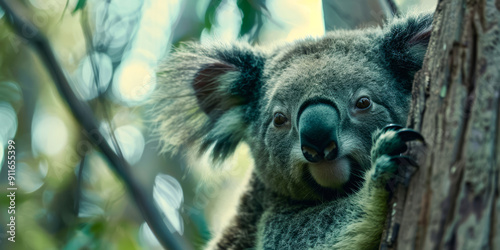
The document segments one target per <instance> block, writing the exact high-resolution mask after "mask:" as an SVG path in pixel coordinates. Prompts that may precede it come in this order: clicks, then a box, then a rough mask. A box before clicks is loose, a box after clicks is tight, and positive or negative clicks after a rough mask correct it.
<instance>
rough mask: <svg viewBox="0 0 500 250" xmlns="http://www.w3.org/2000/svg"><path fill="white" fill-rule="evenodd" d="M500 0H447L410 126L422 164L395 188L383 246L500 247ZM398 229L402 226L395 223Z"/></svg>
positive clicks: (440, 8) (415, 90)
mask: <svg viewBox="0 0 500 250" xmlns="http://www.w3.org/2000/svg"><path fill="white" fill-rule="evenodd" d="M499 10H500V1H493V0H475V1H474V0H469V1H466V0H442V1H440V3H439V5H438V7H437V11H436V14H435V17H434V23H433V27H434V28H433V32H432V37H431V42H430V44H429V49H428V51H427V56H426V59H425V61H424V66H423V68H422V70H421V71H420V72H419V73H417V75H416V77H415V82H414V88H413V102H412V109H411V112H410V115H409V118H408V126H409V127H413V128H415V129H416V130H418V131H421V133H422V135H423V136H424V138H426V147H425V149H423V148H422V147H418V146H416V145H410V154H412V155H413V156H415V157H416V159H417V160H418V162H419V165H420V168H419V170H418V171H416V172H415V174H414V175H413V177H412V178H411V181H410V182H409V185H408V186H407V188H406V187H404V185H400V186H399V187H398V188H397V190H396V191H395V194H394V197H393V199H392V203H390V206H391V209H392V210H393V211H391V213H390V214H389V216H388V227H387V230H386V234H385V235H384V237H383V239H382V247H383V248H385V247H388V248H390V249H500V199H499V185H500V183H499V170H500V119H499V118H500V12H499ZM398 229H399V230H398Z"/></svg>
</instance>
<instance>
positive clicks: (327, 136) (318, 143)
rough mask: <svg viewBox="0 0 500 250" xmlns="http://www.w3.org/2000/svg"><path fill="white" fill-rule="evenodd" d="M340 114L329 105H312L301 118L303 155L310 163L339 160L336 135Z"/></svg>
mask: <svg viewBox="0 0 500 250" xmlns="http://www.w3.org/2000/svg"><path fill="white" fill-rule="evenodd" d="M337 124H338V114H337V111H336V110H335V108H333V107H332V106H331V105H328V104H323V103H319V104H311V105H309V106H307V107H306V108H305V109H304V110H303V111H302V113H301V114H300V116H299V134H300V146H301V148H302V154H304V157H305V158H306V160H308V161H310V162H319V161H321V160H323V159H326V160H333V159H335V158H337V154H338V145H337V135H336V133H335V130H336V127H337Z"/></svg>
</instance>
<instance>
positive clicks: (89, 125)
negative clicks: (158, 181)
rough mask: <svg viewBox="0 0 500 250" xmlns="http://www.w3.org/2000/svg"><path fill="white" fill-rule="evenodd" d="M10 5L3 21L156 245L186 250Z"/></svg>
mask: <svg viewBox="0 0 500 250" xmlns="http://www.w3.org/2000/svg"><path fill="white" fill-rule="evenodd" d="M12 5H16V8H17V9H21V8H22V7H20V5H19V3H16V1H9V4H7V1H5V0H0V7H2V8H3V9H4V11H5V14H6V17H7V18H6V20H7V21H8V22H9V23H10V24H11V25H12V27H13V28H14V29H15V30H16V32H17V33H18V35H19V36H20V37H22V38H24V39H26V40H27V41H28V42H29V43H30V44H31V45H32V46H33V47H34V48H35V49H36V50H37V51H38V53H39V55H40V58H41V59H42V60H43V62H44V65H45V66H46V67H47V70H48V71H49V72H50V74H51V76H52V78H53V79H54V84H55V85H56V87H57V89H58V91H59V93H60V94H61V96H62V97H63V98H64V99H65V100H66V102H67V103H68V106H69V108H70V109H71V111H72V114H73V115H74V116H75V118H76V119H77V120H78V122H79V123H80V125H81V126H82V127H83V128H84V129H85V130H86V131H87V133H88V134H89V137H90V140H91V141H92V142H93V143H94V144H95V145H96V146H97V147H98V148H100V149H101V151H102V153H103V154H104V155H105V156H106V158H107V159H108V160H109V162H110V163H111V164H110V165H109V166H110V167H111V168H112V169H113V170H114V171H115V173H116V174H117V175H118V176H120V177H121V179H122V180H123V182H124V183H125V186H126V187H127V189H128V191H129V193H130V195H131V196H132V198H133V199H134V201H135V203H136V205H137V206H138V208H139V210H140V211H141V213H142V216H143V217H144V220H145V221H146V222H147V223H148V225H149V227H150V228H151V231H153V233H154V234H155V236H156V238H157V239H158V241H159V242H160V243H161V244H162V245H163V247H165V248H168V249H189V247H188V245H187V244H186V243H185V241H184V240H183V238H182V237H181V236H180V235H179V234H178V233H171V232H170V230H169V229H168V227H167V224H166V223H168V222H167V221H166V220H164V219H163V217H162V216H161V214H160V212H159V211H158V209H157V208H156V207H155V205H154V203H153V202H154V201H153V199H152V197H151V196H150V195H148V194H147V193H146V192H144V191H143V190H142V189H141V188H140V186H139V183H138V182H137V181H136V180H135V179H134V178H133V177H132V174H131V172H130V166H129V165H128V163H127V162H126V161H125V160H124V159H123V158H120V157H118V155H116V153H115V152H114V151H113V149H112V148H111V147H110V146H109V144H108V143H107V141H106V140H104V137H103V136H102V134H101V132H100V131H99V128H98V126H97V122H96V120H95V119H94V115H93V112H92V110H91V109H90V108H89V106H88V105H87V104H86V103H84V102H82V101H80V100H79V99H78V98H77V97H76V96H75V93H74V92H73V90H72V89H71V87H70V85H69V82H68V79H67V78H66V76H65V74H64V71H63V70H62V68H61V66H60V65H59V63H58V61H57V59H56V57H55V55H54V53H53V51H52V49H51V47H50V45H49V42H48V40H47V39H46V38H45V36H43V35H42V34H41V32H40V31H39V30H38V29H37V28H36V27H35V26H34V25H33V24H32V23H31V22H30V21H28V20H26V19H23V18H21V17H20V16H19V15H18V14H17V13H16V12H15V11H14V10H13V8H12Z"/></svg>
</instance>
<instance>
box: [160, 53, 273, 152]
mask: <svg viewBox="0 0 500 250" xmlns="http://www.w3.org/2000/svg"><path fill="white" fill-rule="evenodd" d="M264 63H265V56H264V54H263V53H262V52H257V51H255V49H253V48H252V47H250V46H249V45H245V44H236V45H234V44H233V45H222V44H213V45H200V44H196V43H188V44H185V45H184V46H182V47H181V48H179V49H178V50H176V51H175V52H173V53H172V54H170V55H169V56H168V58H167V60H166V61H165V62H164V63H163V64H162V66H161V67H160V68H159V71H158V73H157V80H158V87H157V90H156V91H155V93H154V95H153V98H152V104H153V105H154V108H153V109H152V115H153V119H154V123H155V125H156V127H155V132H156V134H157V135H158V136H159V138H160V140H161V142H162V143H163V148H162V151H169V152H174V153H175V152H176V151H178V149H179V148H180V146H188V147H191V148H194V149H195V150H198V151H199V152H200V153H203V152H205V151H207V150H211V154H212V158H213V160H214V161H222V160H224V159H226V158H227V157H228V156H229V155H231V154H232V153H233V152H234V150H235V149H236V146H237V145H238V143H239V142H240V141H241V140H243V139H244V138H245V136H246V133H247V130H246V128H247V126H248V124H249V123H250V122H251V121H252V120H255V119H256V111H255V110H256V108H255V107H256V105H257V103H258V100H259V98H260V92H261V88H262V84H263V80H262V69H263V67H264Z"/></svg>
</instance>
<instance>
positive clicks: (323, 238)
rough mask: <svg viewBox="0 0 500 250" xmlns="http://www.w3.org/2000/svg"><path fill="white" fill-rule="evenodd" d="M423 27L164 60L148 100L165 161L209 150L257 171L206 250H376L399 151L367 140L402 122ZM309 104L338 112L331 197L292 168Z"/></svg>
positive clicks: (426, 23) (302, 167)
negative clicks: (240, 150) (248, 157)
mask: <svg viewBox="0 0 500 250" xmlns="http://www.w3.org/2000/svg"><path fill="white" fill-rule="evenodd" d="M431 22H432V17H431V15H416V16H409V17H405V18H402V19H397V20H394V21H392V22H391V23H389V24H388V25H387V26H386V27H384V28H382V29H381V28H372V29H365V30H354V31H336V32H332V33H329V34H327V35H326V36H325V37H323V38H318V39H313V38H310V39H305V40H301V41H297V42H295V43H292V44H287V45H283V46H279V47H277V48H275V49H274V50H269V51H265V50H263V49H258V48H253V47H251V46H249V45H246V44H231V45H228V44H213V45H211V46H206V45H205V46H202V45H199V44H196V43H189V44H186V45H185V46H184V47H182V48H179V49H178V50H177V51H175V52H173V53H172V54H171V55H170V56H169V58H168V59H167V60H166V61H165V63H164V64H163V66H162V67H161V69H160V71H159V72H158V80H159V82H161V84H160V86H159V89H158V90H157V91H156V94H155V96H154V97H153V99H152V101H153V103H154V107H153V109H152V112H153V115H154V118H155V124H156V132H157V133H158V135H159V137H160V140H161V141H162V142H163V145H164V147H163V149H164V151H168V152H173V153H176V152H177V150H178V149H179V148H180V147H183V146H186V147H188V148H191V149H194V150H197V151H200V152H205V151H207V150H211V152H212V156H213V159H214V162H220V161H223V160H224V159H226V158H227V157H228V156H229V155H231V154H232V153H233V152H234V150H235V148H236V146H237V145H238V143H240V142H242V141H244V142H245V143H247V144H248V145H249V146H250V149H251V152H252V155H253V158H254V161H255V170H254V175H253V179H252V181H251V182H250V184H249V187H248V191H247V193H246V194H245V195H244V196H243V198H242V201H241V204H240V206H239V209H238V210H239V212H238V215H237V216H236V217H235V218H234V219H233V223H232V224H231V225H230V227H229V228H228V229H226V231H225V232H224V233H223V234H222V235H220V236H218V237H217V240H216V241H214V242H212V244H211V245H210V247H212V248H220V249H225V248H232V249H242V248H254V247H257V248H275V249H281V248H300V249H303V248H319V249H322V248H331V247H333V248H343V247H350V248H353V249H356V248H357V247H362V248H366V247H368V248H373V247H376V246H377V244H378V240H379V239H380V234H381V230H382V227H383V220H384V218H385V213H386V200H385V199H386V197H387V191H386V190H385V182H386V181H387V179H388V178H390V176H392V173H393V172H394V171H395V169H396V168H397V164H396V163H394V162H393V161H391V157H390V154H391V153H392V151H390V150H389V149H390V148H391V147H392V146H391V145H404V141H401V138H399V137H398V136H397V133H396V132H394V131H392V130H390V131H384V132H381V133H376V131H377V129H378V128H382V127H383V126H385V125H387V124H389V123H399V124H403V123H404V122H405V121H406V117H407V114H408V108H409V107H408V106H409V101H410V98H411V94H410V93H411V81H412V78H413V74H414V73H415V72H416V71H417V70H418V69H419V68H420V67H421V63H422V60H423V56H424V54H425V50H426V46H427V43H428V41H429V34H430V33H429V30H430V25H431ZM362 96H366V97H369V98H370V100H371V103H372V106H371V107H370V108H369V109H367V110H366V111H365V110H359V109H356V108H355V105H356V101H357V100H358V99H359V98H360V97H362ZM309 102H327V103H329V104H331V105H332V106H334V107H335V108H336V110H337V111H338V116H339V119H338V120H339V122H338V124H337V126H336V130H337V131H336V134H337V135H338V145H339V148H338V150H339V151H338V154H339V157H338V158H337V159H338V161H336V163H335V164H341V163H338V162H340V161H343V162H342V164H344V165H348V166H349V168H348V169H349V172H348V174H349V176H350V177H349V181H348V182H346V183H345V184H343V186H342V187H341V188H334V189H332V188H328V187H324V186H321V185H319V184H318V183H317V182H316V181H315V178H313V177H312V176H311V173H310V171H311V170H310V163H309V162H308V161H306V160H305V159H304V157H303V156H302V152H301V147H300V141H299V136H298V132H297V131H298V130H297V115H298V114H299V113H300V111H301V107H303V106H304V105H305V104H304V103H309ZM276 112H282V113H283V114H284V115H285V116H286V117H287V118H288V121H287V122H286V123H285V124H284V125H283V126H274V125H273V115H274V114H275V113H276ZM374 134H375V136H372V135H374ZM372 137H373V138H374V140H375V143H373V142H372ZM371 152H376V153H371ZM374 173H377V175H376V176H384V178H376V179H375V178H372V176H373V175H374Z"/></svg>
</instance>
